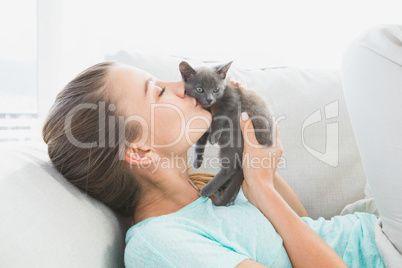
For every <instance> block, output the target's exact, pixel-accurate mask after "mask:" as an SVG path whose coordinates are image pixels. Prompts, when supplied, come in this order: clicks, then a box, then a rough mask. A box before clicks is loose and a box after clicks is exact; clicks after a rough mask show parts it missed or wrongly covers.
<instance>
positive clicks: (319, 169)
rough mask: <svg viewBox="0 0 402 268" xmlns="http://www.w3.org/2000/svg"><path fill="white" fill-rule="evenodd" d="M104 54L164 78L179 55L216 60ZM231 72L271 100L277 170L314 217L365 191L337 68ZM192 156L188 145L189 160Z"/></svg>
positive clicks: (211, 155) (175, 76)
mask: <svg viewBox="0 0 402 268" xmlns="http://www.w3.org/2000/svg"><path fill="white" fill-rule="evenodd" d="M105 59H106V60H109V61H117V62H121V63H125V64H129V65H132V66H135V67H138V68H141V69H143V70H145V71H147V72H149V73H151V74H152V75H154V76H156V77H157V78H158V79H162V80H181V76H180V72H179V67H178V66H179V63H180V62H181V61H182V60H186V61H188V62H189V63H190V64H192V65H194V66H197V65H202V64H212V65H213V64H214V63H213V62H208V63H204V62H201V61H196V60H190V59H185V58H181V57H173V56H166V55H146V54H141V53H129V52H127V51H119V52H117V53H115V54H111V55H106V56H105ZM216 64H217V63H216ZM229 75H232V76H233V77H234V78H235V79H236V80H238V81H240V82H243V83H246V84H247V87H248V89H253V90H256V91H257V93H258V94H259V95H260V96H261V97H262V98H264V99H265V100H266V101H267V102H268V103H269V104H270V105H271V107H272V110H273V112H274V113H275V116H276V119H277V122H279V125H280V127H281V137H282V144H283V149H284V153H283V156H282V161H281V163H280V164H279V167H278V172H279V174H281V175H282V177H284V179H285V180H286V181H287V182H288V183H289V185H290V186H291V187H292V188H293V189H294V190H295V192H296V194H297V195H298V197H299V198H300V199H301V201H302V203H303V204H304V206H305V207H306V210H307V212H308V213H309V215H310V216H311V217H312V218H318V217H320V216H322V217H325V218H327V219H328V218H330V217H332V216H334V215H338V214H339V213H340V212H341V210H342V208H343V207H345V205H347V204H349V203H353V202H354V201H356V200H358V199H361V198H363V197H364V187H365V184H366V179H365V174H364V170H363V166H362V163H361V159H360V155H359V152H358V148H357V145H356V141H355V138H354V134H353V129H352V126H351V123H350V119H349V115H348V111H347V108H346V104H345V100H344V96H343V90H342V85H341V79H340V74H339V72H338V71H335V70H314V69H299V68H295V67H279V68H266V69H255V70H246V69H242V68H240V67H238V66H236V62H234V63H233V64H232V67H231V69H230V70H229ZM217 152H218V148H216V147H215V146H209V147H207V149H206V152H205V158H207V159H210V160H212V159H216V157H217ZM192 161H193V149H190V152H189V164H191V163H192ZM218 169H219V165H217V164H216V161H215V160H213V161H207V160H206V161H204V163H203V166H202V167H201V168H200V169H198V170H197V172H198V171H206V172H212V173H215V174H216V172H217V171H218Z"/></svg>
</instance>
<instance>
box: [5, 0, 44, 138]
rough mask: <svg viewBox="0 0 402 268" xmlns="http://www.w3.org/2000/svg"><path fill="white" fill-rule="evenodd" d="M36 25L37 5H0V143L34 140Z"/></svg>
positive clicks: (21, 2) (23, 0)
mask: <svg viewBox="0 0 402 268" xmlns="http://www.w3.org/2000/svg"><path fill="white" fill-rule="evenodd" d="M36 22H37V18H36V1H32V0H19V1H2V2H0V33H1V35H2V37H1V42H0V48H1V49H0V142H4V141H28V140H33V139H34V138H36V137H34V135H32V133H33V130H34V129H35V128H36V127H37V122H38V120H37V117H38V107H37V100H38V99H37V76H36V73H37V61H36V51H37V47H36V42H37V28H36Z"/></svg>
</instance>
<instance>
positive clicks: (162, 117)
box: [151, 105, 186, 148]
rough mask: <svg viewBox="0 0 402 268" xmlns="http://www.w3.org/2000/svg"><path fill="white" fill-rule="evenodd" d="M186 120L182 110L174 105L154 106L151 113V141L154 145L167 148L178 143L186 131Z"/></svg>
mask: <svg viewBox="0 0 402 268" xmlns="http://www.w3.org/2000/svg"><path fill="white" fill-rule="evenodd" d="M185 125H186V120H185V116H184V114H183V113H182V112H181V110H179V109H177V107H176V106H173V105H160V106H158V107H154V109H153V112H152V113H151V128H152V129H151V133H153V137H151V142H153V146H156V147H159V148H167V147H172V146H175V145H177V143H179V142H180V141H181V140H182V139H183V137H184V132H185Z"/></svg>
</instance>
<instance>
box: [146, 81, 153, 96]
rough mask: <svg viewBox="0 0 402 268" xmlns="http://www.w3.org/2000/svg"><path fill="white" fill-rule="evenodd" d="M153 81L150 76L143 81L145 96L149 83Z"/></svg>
mask: <svg viewBox="0 0 402 268" xmlns="http://www.w3.org/2000/svg"><path fill="white" fill-rule="evenodd" d="M154 80H155V79H154V78H153V77H152V76H150V77H148V79H147V80H145V96H147V93H148V87H149V83H150V82H153V81H154Z"/></svg>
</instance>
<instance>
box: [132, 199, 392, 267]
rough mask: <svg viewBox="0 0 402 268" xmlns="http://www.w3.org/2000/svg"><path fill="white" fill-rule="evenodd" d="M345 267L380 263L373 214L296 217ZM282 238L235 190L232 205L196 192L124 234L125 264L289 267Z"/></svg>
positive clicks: (147, 265)
mask: <svg viewBox="0 0 402 268" xmlns="http://www.w3.org/2000/svg"><path fill="white" fill-rule="evenodd" d="M302 219H303V220H304V221H305V222H306V223H307V224H308V225H310V226H311V227H312V228H313V229H314V230H315V231H316V232H317V233H318V234H319V235H320V236H321V237H322V238H323V239H324V240H325V241H326V242H327V243H328V244H329V245H330V246H331V247H332V248H333V249H334V250H335V251H336V252H337V253H338V254H339V255H340V256H341V257H342V258H343V260H344V261H345V262H346V264H347V265H348V266H349V267H385V266H384V264H383V262H382V260H381V257H380V255H379V252H378V249H377V246H376V244H375V239H374V222H375V221H376V220H377V218H376V216H374V215H371V214H367V213H355V214H351V215H346V216H338V217H334V218H333V219H331V220H330V221H326V220H324V219H322V218H320V219H318V220H312V219H310V218H302ZM282 242H283V241H282V238H281V237H280V236H279V234H278V233H277V232H276V231H275V229H274V227H273V226H272V225H271V223H270V222H269V221H268V219H267V218H265V216H264V215H263V214H262V213H261V212H260V211H259V210H258V209H257V208H256V207H254V206H253V205H252V204H251V203H250V202H248V200H247V199H246V198H245V197H244V195H243V193H242V192H241V191H240V193H239V195H238V197H237V199H236V201H235V203H234V205H231V206H228V207H221V206H215V205H213V204H212V202H211V200H210V199H209V198H207V197H200V198H198V199H197V200H195V201H194V202H192V203H191V204H189V205H187V206H185V207H183V208H182V209H180V210H178V211H176V212H174V213H171V214H167V215H162V216H158V217H151V218H148V219H145V220H144V221H141V222H139V223H138V224H136V225H134V226H132V227H131V228H130V229H129V230H128V231H127V235H126V249H125V254H124V262H125V265H126V267H192V268H194V267H219V268H225V267H235V266H236V265H238V264H239V263H240V262H242V261H243V260H245V259H251V260H254V261H256V262H259V263H261V264H264V265H266V266H268V267H280V268H286V267H292V265H291V263H290V260H289V257H288V255H287V253H286V251H285V248H284V247H283V243H282Z"/></svg>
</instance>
